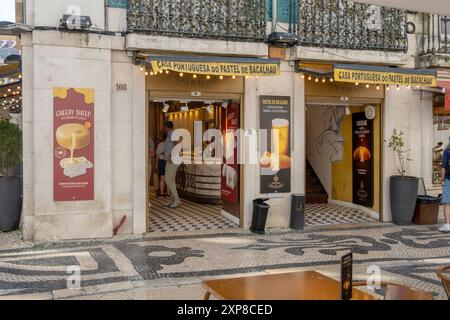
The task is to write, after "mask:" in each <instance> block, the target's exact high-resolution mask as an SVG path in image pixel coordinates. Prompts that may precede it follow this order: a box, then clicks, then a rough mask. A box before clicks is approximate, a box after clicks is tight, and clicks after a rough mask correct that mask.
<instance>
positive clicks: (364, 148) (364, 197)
mask: <svg viewBox="0 0 450 320" xmlns="http://www.w3.org/2000/svg"><path fill="white" fill-rule="evenodd" d="M352 122H353V125H352V130H353V147H352V151H353V154H352V158H353V203H355V204H358V205H361V206H364V207H368V208H372V207H373V184H374V182H373V159H374V149H373V120H369V119H367V118H366V114H365V113H364V112H360V113H354V114H353V115H352Z"/></svg>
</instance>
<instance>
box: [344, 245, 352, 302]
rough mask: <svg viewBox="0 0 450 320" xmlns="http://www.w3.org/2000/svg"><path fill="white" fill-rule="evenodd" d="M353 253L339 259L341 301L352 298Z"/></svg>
mask: <svg viewBox="0 0 450 320" xmlns="http://www.w3.org/2000/svg"><path fill="white" fill-rule="evenodd" d="M352 283H353V253H351V252H350V253H349V254H346V255H345V256H342V257H341V300H351V299H352V296H353V285H352Z"/></svg>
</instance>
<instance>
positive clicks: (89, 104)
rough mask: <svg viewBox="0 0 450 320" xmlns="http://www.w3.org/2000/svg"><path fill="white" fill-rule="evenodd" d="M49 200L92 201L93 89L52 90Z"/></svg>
mask: <svg viewBox="0 0 450 320" xmlns="http://www.w3.org/2000/svg"><path fill="white" fill-rule="evenodd" d="M53 200H54V201H87V200H94V90H93V89H84V88H54V89H53Z"/></svg>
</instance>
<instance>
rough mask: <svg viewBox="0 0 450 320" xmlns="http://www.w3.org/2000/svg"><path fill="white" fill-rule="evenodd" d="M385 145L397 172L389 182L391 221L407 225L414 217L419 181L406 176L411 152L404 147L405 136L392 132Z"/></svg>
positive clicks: (401, 133) (395, 131)
mask: <svg viewBox="0 0 450 320" xmlns="http://www.w3.org/2000/svg"><path fill="white" fill-rule="evenodd" d="M386 143H387V144H388V147H389V148H390V149H391V150H392V151H393V156H394V163H395V166H396V168H397V172H398V175H395V176H391V178H390V181H389V187H390V192H389V193H390V200H391V201H390V202H391V212H392V221H393V222H394V223H395V224H397V225H408V224H411V223H412V220H413V216H414V210H415V207H416V202H417V189H418V186H419V179H418V178H417V177H411V176H407V175H406V173H407V171H408V166H409V163H410V162H411V161H412V159H411V158H410V157H409V153H410V151H411V150H410V149H407V148H406V146H405V134H404V133H403V132H402V131H400V132H399V131H397V130H394V132H393V133H392V135H391V137H390V138H389V140H387V141H386Z"/></svg>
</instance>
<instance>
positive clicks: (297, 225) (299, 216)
mask: <svg viewBox="0 0 450 320" xmlns="http://www.w3.org/2000/svg"><path fill="white" fill-rule="evenodd" d="M305 204H306V197H305V195H304V194H293V195H292V199H291V224H290V227H291V229H293V230H303V229H304V228H305Z"/></svg>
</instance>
